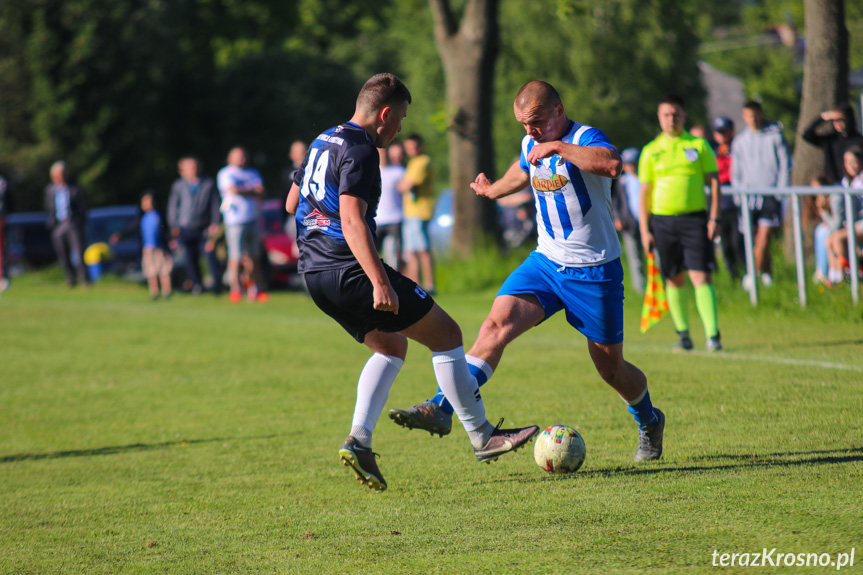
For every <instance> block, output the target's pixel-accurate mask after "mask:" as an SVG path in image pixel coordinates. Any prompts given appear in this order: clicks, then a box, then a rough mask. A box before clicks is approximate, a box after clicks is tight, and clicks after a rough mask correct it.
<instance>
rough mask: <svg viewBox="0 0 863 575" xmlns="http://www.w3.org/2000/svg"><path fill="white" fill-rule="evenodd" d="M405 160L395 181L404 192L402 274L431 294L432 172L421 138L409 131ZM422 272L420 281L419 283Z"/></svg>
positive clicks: (432, 289) (432, 277)
mask: <svg viewBox="0 0 863 575" xmlns="http://www.w3.org/2000/svg"><path fill="white" fill-rule="evenodd" d="M405 152H406V153H407V155H408V157H409V158H410V160H408V165H407V170H406V171H405V177H404V178H402V180H401V181H400V182H399V184H398V186H397V187H398V190H399V191H400V192H401V193H402V194H404V220H403V221H402V242H403V244H402V247H403V250H404V259H405V275H406V276H407V277H408V278H410V279H411V280H413V281H414V282H416V283H418V284H420V285H422V287H423V289H425V290H426V291H427V292H428V293H431V294H434V291H435V283H434V265H433V262H432V254H431V242H430V241H429V233H428V226H429V221H430V220H431V218H432V210H433V209H434V172H433V171H432V165H431V158H429V157H428V156H427V155H426V154H424V153H423V139H422V137H421V136H419V135H418V134H411V135H410V136H408V137H407V139H406V140H405ZM420 272H422V283H420Z"/></svg>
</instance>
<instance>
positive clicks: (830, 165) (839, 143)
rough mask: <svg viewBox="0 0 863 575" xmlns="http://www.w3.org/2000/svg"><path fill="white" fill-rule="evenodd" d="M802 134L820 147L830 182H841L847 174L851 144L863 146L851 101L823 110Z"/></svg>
mask: <svg viewBox="0 0 863 575" xmlns="http://www.w3.org/2000/svg"><path fill="white" fill-rule="evenodd" d="M801 135H802V136H803V139H804V140H806V141H807V142H809V143H810V144H812V145H813V146H818V147H819V148H821V151H822V152H823V154H824V171H825V172H826V173H827V177H828V178H830V181H831V182H841V181H842V178H844V177H845V165H844V155H845V151H846V150H847V149H848V148H850V147H851V146H863V135H861V134H860V132H859V131H858V130H857V124H856V121H855V119H854V109H853V108H852V107H851V106H849V105H848V104H843V105H838V106H834V107H833V108H831V109H829V110H827V111H826V112H822V113H821V114H820V115H819V116H818V117H816V118H815V119H814V120H812V123H811V124H809V126H808V127H807V128H806V129H805V130H804V131H803V134H801Z"/></svg>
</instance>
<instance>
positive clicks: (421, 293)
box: [414, 286, 429, 299]
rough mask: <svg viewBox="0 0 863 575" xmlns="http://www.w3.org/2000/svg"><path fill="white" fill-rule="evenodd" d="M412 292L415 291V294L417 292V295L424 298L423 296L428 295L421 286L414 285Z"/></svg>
mask: <svg viewBox="0 0 863 575" xmlns="http://www.w3.org/2000/svg"><path fill="white" fill-rule="evenodd" d="M414 292H416V294H417V295H418V296H420V299H425V298H427V297H428V295H429V294H427V293H426V291H425V290H424V289H423V288H421V287H420V286H417V287H415V288H414Z"/></svg>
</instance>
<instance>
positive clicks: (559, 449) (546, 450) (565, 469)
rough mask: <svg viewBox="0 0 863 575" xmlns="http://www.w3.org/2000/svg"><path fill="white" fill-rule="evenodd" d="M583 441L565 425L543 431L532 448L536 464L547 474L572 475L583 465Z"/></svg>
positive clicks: (554, 426) (553, 426)
mask: <svg viewBox="0 0 863 575" xmlns="http://www.w3.org/2000/svg"><path fill="white" fill-rule="evenodd" d="M586 454H587V448H586V447H585V445H584V439H582V437H581V435H579V434H578V432H577V431H576V430H574V429H573V428H571V427H569V426H567V425H552V426H551V427H549V428H547V429H545V430H543V431H542V432H541V433H540V434H539V437H538V438H537V440H536V445H535V446H534V448H533V458H534V459H535V460H536V464H537V465H539V466H540V467H542V468H543V469H545V470H546V471H548V472H549V473H555V474H557V473H574V472H575V471H578V468H579V467H581V464H582V463H584V456H585V455H586Z"/></svg>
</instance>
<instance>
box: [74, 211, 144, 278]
mask: <svg viewBox="0 0 863 575" xmlns="http://www.w3.org/2000/svg"><path fill="white" fill-rule="evenodd" d="M139 217H140V211H139V208H138V206H135V205H125V206H109V207H104V208H93V209H91V210H88V211H87V231H86V233H85V236H84V237H85V243H86V246H87V247H89V246H92V245H93V244H97V243H105V244H108V245H109V246H110V248H111V254H112V255H111V258H110V259H109V260H107V261H106V262H104V263H103V264H102V265H103V268H102V272H103V273H104V272H111V273H114V274H117V275H119V276H123V277H124V278H127V279H133V280H136V281H137V280H140V279H141V277H142V275H141V234H140V233H133V234H125V235H123V237H122V238H121V239H120V241H118V242H117V243H116V244H111V243H110V241H111V236H113V235H114V234H117V233H122V232H124V231H126V230H128V229H129V228H130V227H131V226H133V225H134V224H135V222H136V221H137V220H138V218H139ZM85 251H86V249H85Z"/></svg>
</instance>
